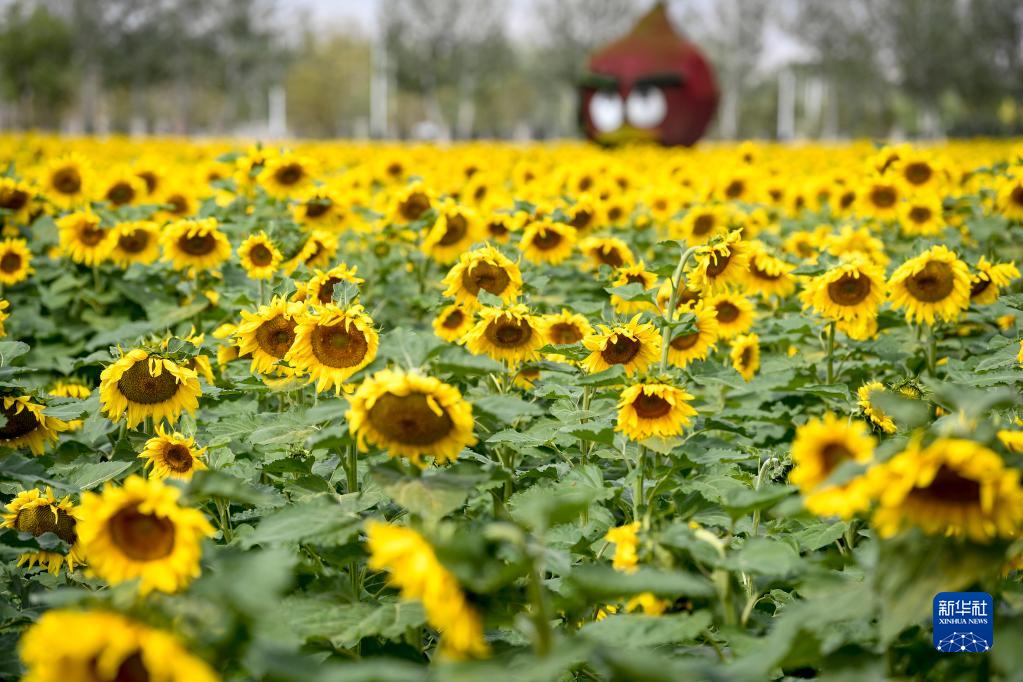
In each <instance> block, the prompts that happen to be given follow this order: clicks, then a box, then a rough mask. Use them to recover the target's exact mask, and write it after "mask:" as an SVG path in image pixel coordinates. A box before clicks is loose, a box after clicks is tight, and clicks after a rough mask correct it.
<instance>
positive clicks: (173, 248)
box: [160, 218, 231, 275]
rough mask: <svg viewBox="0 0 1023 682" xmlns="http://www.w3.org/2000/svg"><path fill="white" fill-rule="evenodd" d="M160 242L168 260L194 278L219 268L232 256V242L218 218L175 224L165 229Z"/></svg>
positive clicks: (184, 221) (164, 257)
mask: <svg viewBox="0 0 1023 682" xmlns="http://www.w3.org/2000/svg"><path fill="white" fill-rule="evenodd" d="M160 243H161V245H162V246H163V259H164V260H166V261H170V262H171V264H172V265H173V266H174V269H175V270H187V271H188V272H189V273H191V274H193V275H194V274H195V273H197V272H200V271H203V270H213V269H216V268H218V267H220V265H221V264H222V263H224V262H225V261H226V260H227V259H228V258H230V257H231V243H230V242H229V241H228V240H227V236H226V235H225V234H224V233H223V232H221V231H220V229H219V227H218V225H217V219H216V218H203V219H201V220H178V221H175V222H173V223H171V224H170V225H168V226H167V227H165V228H164V230H163V234H162V235H161V237H160Z"/></svg>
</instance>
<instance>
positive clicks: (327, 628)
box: [281, 595, 426, 649]
mask: <svg viewBox="0 0 1023 682" xmlns="http://www.w3.org/2000/svg"><path fill="white" fill-rule="evenodd" d="M281 613H282V614H283V615H284V617H285V618H286V620H287V622H288V627H289V628H291V629H292V630H293V631H294V632H295V634H297V635H298V636H299V637H301V638H302V639H312V638H316V639H325V640H329V641H330V642H331V644H333V645H334V646H338V647H343V648H345V649H350V648H352V647H355V646H356V645H358V643H359V642H360V641H361V640H362V639H365V638H366V637H383V638H384V639H390V640H396V639H400V638H401V637H402V636H403V635H404V634H405V631H406V630H407V629H408V628H417V627H421V626H422V625H424V624H425V622H426V614H425V613H424V612H423V607H422V605H421V604H420V603H419V602H394V603H389V604H381V605H379V606H373V605H372V604H366V603H361V602H357V603H354V604H333V603H330V602H327V601H325V600H324V598H323V597H312V596H305V595H301V596H293V597H288V598H286V599H285V600H284V601H283V602H282V603H281Z"/></svg>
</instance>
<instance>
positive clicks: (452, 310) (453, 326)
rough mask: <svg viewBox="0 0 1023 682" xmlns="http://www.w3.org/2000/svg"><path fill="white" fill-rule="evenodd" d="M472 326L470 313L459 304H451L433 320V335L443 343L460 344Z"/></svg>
mask: <svg viewBox="0 0 1023 682" xmlns="http://www.w3.org/2000/svg"><path fill="white" fill-rule="evenodd" d="M472 325H473V319H472V311H471V310H469V309H468V308H465V307H463V306H462V305H461V304H460V303H452V304H451V305H449V306H447V307H446V308H444V309H443V310H441V311H440V312H439V313H437V317H435V318H434V319H433V333H434V334H436V335H437V336H439V337H440V338H442V339H444V340H445V341H450V342H451V343H462V341H463V339H464V337H465V334H466V332H468V331H469V329H471V328H472Z"/></svg>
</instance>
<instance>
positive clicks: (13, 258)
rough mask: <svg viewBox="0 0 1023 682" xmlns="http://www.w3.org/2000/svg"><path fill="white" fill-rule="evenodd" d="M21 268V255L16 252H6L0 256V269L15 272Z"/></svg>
mask: <svg viewBox="0 0 1023 682" xmlns="http://www.w3.org/2000/svg"><path fill="white" fill-rule="evenodd" d="M20 269H21V256H19V255H18V254H16V253H11V252H7V253H5V254H4V255H3V257H2V258H0V270H3V271H4V272H17V271H18V270H20Z"/></svg>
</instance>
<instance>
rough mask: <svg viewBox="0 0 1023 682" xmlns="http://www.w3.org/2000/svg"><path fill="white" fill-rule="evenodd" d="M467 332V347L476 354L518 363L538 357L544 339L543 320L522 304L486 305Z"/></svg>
mask: <svg viewBox="0 0 1023 682" xmlns="http://www.w3.org/2000/svg"><path fill="white" fill-rule="evenodd" d="M478 316H479V319H478V321H477V322H476V324H475V325H473V327H472V329H470V330H469V331H468V332H467V333H466V335H465V347H466V348H467V349H468V350H469V352H470V353H473V354H474V355H487V356H489V357H491V358H493V359H494V360H503V361H505V362H508V363H512V364H514V363H518V362H523V361H526V360H535V359H536V358H537V357H538V355H537V352H536V351H537V349H538V348H540V347H541V346H543V345H544V343H545V339H544V334H543V330H542V326H541V322H540V320H539V319H538V318H537V317H535V316H534V315H532V314H530V312H529V309H528V308H526V306H524V305H522V304H519V305H515V306H511V307H509V308H490V307H484V308H482V309H481V310H480V311H479V314H478Z"/></svg>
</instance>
